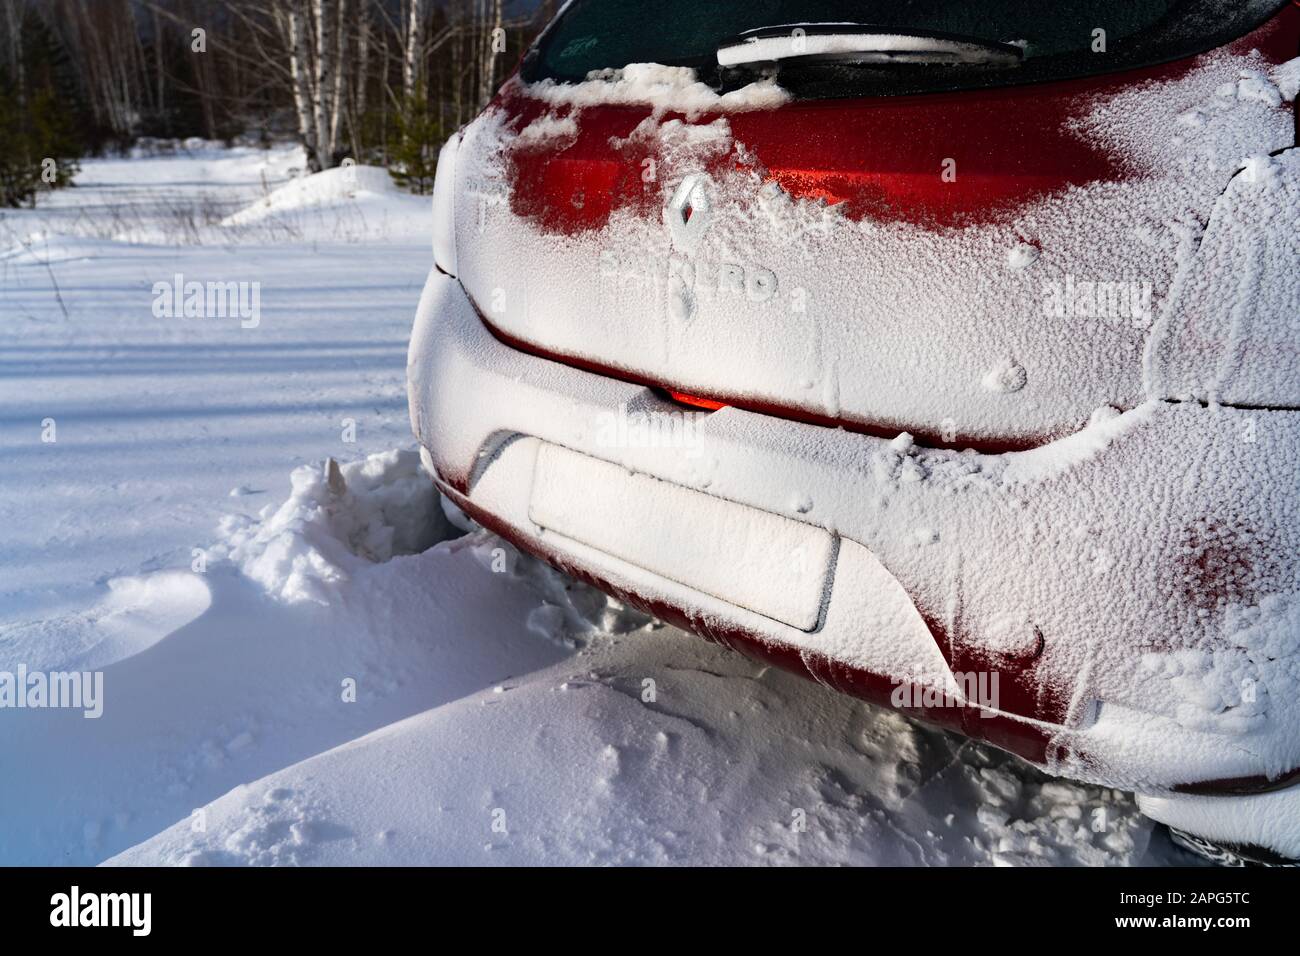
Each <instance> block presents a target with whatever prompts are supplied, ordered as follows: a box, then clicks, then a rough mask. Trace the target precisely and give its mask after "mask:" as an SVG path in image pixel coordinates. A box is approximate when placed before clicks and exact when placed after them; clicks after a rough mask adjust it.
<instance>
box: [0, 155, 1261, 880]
mask: <svg viewBox="0 0 1300 956" xmlns="http://www.w3.org/2000/svg"><path fill="white" fill-rule="evenodd" d="M301 167H302V160H301V155H300V154H299V153H298V151H297V150H296V149H293V148H288V147H279V146H277V147H274V148H272V149H270V150H261V149H257V148H254V147H239V148H235V149H223V148H219V147H216V146H214V145H212V144H203V143H189V144H183V145H181V146H179V147H176V148H166V147H165V146H160V147H159V148H158V149H157V150H152V151H150V154H149V155H142V156H136V157H134V158H128V159H108V160H95V161H89V162H87V163H86V164H85V166H84V169H83V172H82V173H81V175H80V177H79V179H78V183H77V186H76V187H75V188H73V189H69V190H65V191H63V192H60V193H56V194H53V195H51V196H49V197H43V199H42V202H41V204H40V206H39V207H38V208H37V209H36V210H33V211H20V212H14V213H5V214H4V215H3V217H2V218H0V363H2V365H3V374H0V409H3V411H2V412H0V527H3V529H4V531H3V535H2V536H0V671H9V672H13V671H16V670H17V669H18V668H19V667H24V668H26V669H27V670H29V671H37V670H43V671H56V670H73V669H78V670H82V669H84V670H94V671H99V672H102V680H103V699H102V713H101V714H100V715H99V716H97V717H94V718H93V719H87V717H88V715H84V714H83V712H82V711H81V710H74V709H36V708H26V709H10V708H6V709H4V710H0V766H3V767H5V768H6V770H5V779H4V784H3V786H0V821H3V822H2V823H0V863H6V864H13V863H33V864H52V863H78V864H94V863H101V862H106V861H109V862H112V863H117V864H142V863H164V864H218V865H221V864H237V865H244V864H247V865H259V864H390V863H417V864H418V863H473V864H492V863H551V864H583V863H642V864H716V863H744V864H754V863H760V864H822V863H853V864H862V863H900V864H945V863H953V864H1045V863H1079V864H1132V863H1162V862H1186V861H1187V859H1188V858H1187V857H1186V856H1184V855H1183V854H1182V851H1179V850H1177V849H1176V848H1174V847H1173V846H1172V845H1171V844H1170V843H1169V841H1168V838H1167V836H1166V835H1165V834H1164V832H1163V831H1161V830H1160V829H1158V828H1156V827H1154V826H1153V825H1152V824H1151V823H1150V822H1149V821H1147V820H1146V819H1145V818H1143V817H1141V816H1139V815H1138V814H1137V811H1136V808H1135V806H1134V803H1133V801H1132V799H1131V798H1129V797H1128V796H1125V795H1121V794H1119V793H1118V792H1116V791H1112V790H1107V789H1101V788H1096V787H1089V786H1084V785H1079V784H1074V783H1069V782H1063V781H1058V780H1052V779H1049V778H1047V777H1045V776H1043V775H1042V774H1039V773H1037V772H1036V771H1034V770H1032V769H1030V768H1028V767H1026V766H1025V765H1023V764H1021V763H1019V762H1018V761H1016V760H1015V759H1013V758H1011V757H1008V756H1006V755H1005V754H1002V753H1001V752H999V751H996V750H993V749H991V748H988V747H984V746H981V745H978V744H975V743H970V742H965V741H963V740H961V739H959V738H956V737H953V736H951V735H949V734H946V733H944V732H941V731H938V730H934V729H930V728H927V727H924V726H922V725H919V724H916V723H914V722H912V721H910V720H908V719H906V718H904V717H902V716H899V715H898V714H895V713H892V712H887V711H882V710H878V709H875V708H873V707H871V706H868V705H866V704H863V703H861V702H858V701H855V700H852V699H850V698H848V697H845V696H842V695H838V694H835V693H833V692H831V691H829V690H827V689H826V688H824V687H821V686H818V685H816V684H813V683H811V682H806V681H802V680H800V679H798V678H796V677H793V676H790V675H787V674H785V673H783V672H780V671H777V670H774V669H772V668H769V667H766V666H762V665H759V664H755V663H753V662H751V661H749V660H747V659H745V658H743V657H740V656H738V655H736V654H734V653H731V652H729V651H726V650H724V649H721V648H719V647H717V646H714V645H711V644H707V643H705V642H703V641H701V640H699V639H697V638H695V637H693V636H691V635H688V634H685V633H682V632H681V631H678V630H676V629H674V628H671V627H667V626H664V625H662V624H659V623H658V622H655V621H653V620H651V619H649V618H647V617H645V616H644V615H642V614H639V613H637V612H634V611H631V610H629V609H626V608H623V607H621V606H619V605H618V604H617V602H614V601H613V600H612V599H609V598H606V597H604V596H603V595H601V594H599V593H597V592H595V591H593V590H592V589H590V588H588V587H586V586H583V585H580V584H577V583H575V582H573V581H571V580H569V579H567V578H565V577H563V576H562V575H560V574H559V573H558V572H555V571H553V570H551V569H549V568H548V567H547V566H545V565H542V564H540V563H539V562H537V561H536V560H534V559H532V558H528V557H526V556H522V555H519V554H517V553H516V552H515V551H514V550H513V549H512V548H511V547H510V546H509V545H507V544H505V543H504V542H502V541H501V540H499V539H497V538H495V537H493V536H492V535H491V534H489V533H488V532H486V531H483V530H470V531H469V532H468V533H466V534H463V535H461V536H459V537H453V535H456V534H461V531H462V529H464V528H467V527H472V526H471V525H469V523H468V522H467V520H466V519H465V518H464V517H463V516H462V515H459V514H457V513H456V512H455V511H454V509H453V508H450V507H448V506H447V504H446V503H445V502H439V501H438V499H437V497H436V495H435V493H434V491H433V489H432V486H431V484H430V483H429V482H428V481H427V477H426V476H424V475H423V473H422V472H421V470H420V465H419V463H418V455H417V454H416V453H415V451H414V445H413V442H412V439H411V437H410V433H409V423H408V421H407V412H406V402H405V394H404V363H405V345H406V339H407V335H408V333H409V328H410V323H411V316H412V313H413V311H414V308H415V303H416V300H417V298H418V296H419V289H420V287H421V285H422V284H423V282H424V279H425V274H426V272H427V271H428V268H429V265H430V252H429V246H428V224H427V222H422V221H418V217H415V216H413V215H412V214H411V209H413V203H414V202H416V201H412V200H410V199H409V198H408V197H405V196H403V195H401V194H399V193H396V192H394V191H392V190H390V189H389V188H387V186H386V185H385V184H384V181H383V180H382V179H381V178H378V177H376V176H375V175H373V174H372V173H371V172H369V171H366V170H356V172H357V173H358V174H359V175H358V178H357V181H356V188H353V183H352V181H351V180H349V181H348V182H347V183H346V184H345V183H343V182H342V181H341V180H342V177H343V171H335V172H333V173H329V174H325V175H324V176H323V177H313V178H311V179H308V178H305V177H304V176H303V175H302V169H301ZM418 202H419V203H420V204H421V205H424V204H425V203H426V202H427V201H426V200H418ZM354 203H356V204H357V207H358V208H353V205H352V204H354ZM177 275H182V276H185V277H186V278H187V279H194V280H198V281H201V282H230V281H234V282H258V283H260V288H261V308H262V311H261V315H260V319H259V321H258V322H257V324H256V325H254V326H249V325H248V324H247V323H243V322H241V321H239V319H238V317H209V318H185V317H175V318H165V317H163V318H160V317H158V316H157V315H155V313H154V310H153V308H152V305H153V301H154V299H155V295H154V293H153V288H154V286H155V284H156V283H158V282H171V281H172V280H173V277H174V276H177ZM1016 377H1017V375H1016V373H1014V371H1013V370H1011V369H1010V367H1005V368H1002V369H1001V370H1000V372H999V374H998V376H997V381H999V382H1007V381H1011V382H1014V380H1015V379H1016ZM1112 427H1114V426H1112ZM43 439H44V440H43ZM899 454H900V455H901V456H902V457H903V458H907V459H909V460H911V456H909V455H908V454H907V453H906V449H900V452H899ZM457 526H459V527H457ZM1268 613H1270V612H1268V611H1267V610H1266V609H1261V610H1260V615H1259V618H1258V619H1251V620H1249V621H1243V626H1248V627H1249V626H1260V627H1264V626H1265V625H1267V621H1265V620H1264V617H1266V616H1267V614H1268Z"/></svg>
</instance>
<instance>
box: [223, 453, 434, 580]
mask: <svg viewBox="0 0 1300 956" xmlns="http://www.w3.org/2000/svg"><path fill="white" fill-rule="evenodd" d="M290 482H291V484H292V491H291V493H290V495H289V498H288V499H287V500H286V501H285V502H284V503H283V504H282V505H280V506H279V507H278V508H275V509H272V508H271V507H269V506H268V507H267V508H264V509H263V511H262V513H261V516H260V518H259V520H257V521H253V520H251V519H249V518H248V517H246V516H244V515H232V516H228V517H227V518H225V519H223V520H222V523H221V529H220V530H221V534H222V542H221V543H220V544H218V545H217V546H216V547H214V548H213V549H212V550H211V553H212V554H213V555H214V556H215V557H218V558H228V559H230V560H231V561H233V562H234V563H235V564H236V565H237V566H238V567H239V568H240V570H241V571H243V573H244V574H245V575H247V576H248V577H250V578H252V579H253V580H254V581H256V582H258V583H259V584H261V585H262V587H264V588H265V589H266V590H267V591H268V592H270V593H271V594H273V595H275V596H277V597H279V598H280V599H281V600H284V601H288V602H290V603H293V602H296V601H302V600H309V601H315V602H316V603H319V604H329V603H330V599H331V597H332V596H333V595H334V586H335V585H337V584H339V583H341V582H343V581H346V580H347V579H348V577H349V575H350V573H351V572H353V571H355V570H356V569H357V568H359V567H364V566H366V565H368V564H373V563H377V562H383V561H388V560H390V559H392V558H393V557H395V556H397V555H401V554H418V553H419V552H421V551H423V550H425V549H426V548H428V547H430V546H431V545H433V544H434V543H435V542H436V541H437V540H438V537H439V534H440V533H441V532H442V531H443V529H444V524H443V520H442V512H441V510H440V509H438V508H437V492H436V490H435V489H434V487H433V483H432V482H431V481H430V480H429V476H428V475H427V474H425V473H424V471H423V469H422V468H421V465H420V456H419V455H418V454H417V453H416V452H414V451H409V450H394V451H388V452H382V453H380V454H376V455H371V456H369V457H368V458H366V459H364V460H362V461H356V462H350V463H348V464H345V465H339V464H338V463H337V462H335V461H334V460H333V459H327V460H326V462H325V463H324V464H323V465H307V466H303V467H301V468H298V469H296V470H295V471H294V472H293V474H292V475H291V476H290Z"/></svg>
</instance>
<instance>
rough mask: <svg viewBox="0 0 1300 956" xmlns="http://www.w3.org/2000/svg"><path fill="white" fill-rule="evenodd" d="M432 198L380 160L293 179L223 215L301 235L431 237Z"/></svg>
mask: <svg viewBox="0 0 1300 956" xmlns="http://www.w3.org/2000/svg"><path fill="white" fill-rule="evenodd" d="M428 207H429V203H428V200H427V199H426V198H423V197H420V196H412V195H409V194H407V193H404V192H402V191H401V190H400V189H398V188H397V185H396V184H395V183H394V182H393V179H392V177H391V176H389V175H388V171H387V170H385V169H383V168H381V167H378V166H360V165H348V166H340V167H337V168H335V169H327V170H324V171H323V172H319V173H315V174H313V175H311V176H303V177H299V178H297V179H291V180H290V181H289V182H287V183H285V184H284V185H283V186H280V187H278V188H277V189H275V190H273V191H271V192H270V193H268V194H267V195H266V196H264V197H263V198H261V199H259V200H257V202H255V203H253V204H252V205H250V206H247V207H245V208H243V209H240V210H239V211H237V212H234V213H232V214H231V215H228V216H226V217H225V218H224V219H222V220H221V225H222V227H224V228H225V229H227V230H236V231H237V230H239V229H249V228H253V227H262V228H263V229H271V230H273V231H275V232H277V233H278V232H285V233H287V234H289V235H290V236H292V237H301V238H344V239H348V240H351V241H360V240H363V239H374V238H386V239H392V238H406V237H410V238H412V239H414V238H417V237H418V238H420V239H427V236H428V232H429V208H428Z"/></svg>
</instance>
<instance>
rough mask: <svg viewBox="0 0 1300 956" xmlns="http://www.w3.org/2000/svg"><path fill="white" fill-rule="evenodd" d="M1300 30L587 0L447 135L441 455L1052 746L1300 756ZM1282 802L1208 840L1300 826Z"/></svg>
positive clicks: (900, 687)
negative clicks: (649, 6)
mask: <svg viewBox="0 0 1300 956" xmlns="http://www.w3.org/2000/svg"><path fill="white" fill-rule="evenodd" d="M678 7H679V8H680V9H678ZM828 38H829V39H828ZM900 38H901V41H900ZM918 38H919V39H918ZM773 44H775V45H773ZM836 44H840V46H836ZM845 44H847V46H848V47H850V48H851V49H852V51H853V52H851V53H850V54H847V55H846V54H844V53H842V52H841V53H837V54H835V55H834V56H828V55H823V54H819V53H813V54H809V53H808V52H807V51H808V50H809V48H812V49H813V50H814V51H817V50H820V51H826V50H842V49H844V48H845V47H844V45H845ZM953 44H961V45H963V46H962V47H961V49H966V50H969V51H973V52H970V53H969V54H962V55H961V56H958V55H955V54H952V53H951V51H952V50H954V49H957V47H954V46H953ZM900 50H904V51H908V52H905V53H904V54H902V55H900V53H899V51H900ZM720 51H732V52H720ZM916 51H920V52H921V53H923V54H924V55H925V58H919V57H917V56H916V55H915V54H916ZM945 51H948V52H945ZM1298 51H1300V9H1297V8H1296V7H1295V6H1294V5H1283V4H1281V3H1278V2H1274V0H1269V2H1248V3H1243V4H1235V5H1231V8H1230V9H1225V8H1224V5H1221V4H1211V3H1203V2H1186V0H1181V2H1180V0H1170V2H1143V3H1118V2H1112V0H1079V2H1069V3H1063V4H1057V5H1053V6H1052V7H1051V10H1050V11H1048V10H1047V9H1043V10H1041V11H1038V12H1035V10H1034V8H1032V7H1026V6H1025V5H1021V4H1010V3H999V2H977V3H967V4H952V3H939V2H933V3H921V4H909V5H898V4H885V3H846V2H817V0H805V2H783V3H754V2H749V3H720V4H715V5H710V6H709V7H708V8H707V10H706V9H705V8H703V7H701V6H699V5H695V4H687V3H685V2H682V3H680V4H676V6H674V9H673V10H663V9H661V8H660V7H656V8H655V9H654V11H653V12H650V11H648V10H646V9H645V8H644V5H641V4H634V3H630V2H622V0H575V2H574V3H573V4H571V5H570V6H568V7H567V8H566V9H565V11H564V12H563V13H562V14H561V15H560V17H559V18H558V19H557V21H556V22H555V23H554V24H553V25H552V26H551V28H550V29H549V30H548V31H547V32H546V33H545V34H544V35H543V37H542V38H541V39H540V40H539V42H538V43H537V45H536V46H535V47H534V49H533V51H532V52H530V54H529V55H528V57H527V58H526V59H525V62H524V64H523V66H522V68H521V71H520V73H519V74H518V75H516V76H515V77H514V78H512V79H511V80H510V81H508V82H507V84H506V85H505V87H503V89H502V91H501V93H500V94H499V95H498V97H497V98H496V99H495V100H494V102H493V103H492V104H491V105H490V106H489V108H488V109H487V110H486V111H485V112H484V114H483V115H482V116H480V117H479V118H478V119H477V120H476V121H475V122H474V123H472V124H470V126H468V127H467V128H466V129H465V130H463V131H462V133H461V134H459V135H458V136H457V137H456V138H454V139H453V141H452V142H451V143H449V144H448V146H447V147H446V148H445V149H444V152H443V160H442V162H441V163H440V168H439V175H438V182H437V186H436V188H435V198H434V207H435V218H436V219H437V220H438V221H437V232H436V238H435V253H436V259H437V262H438V269H436V270H435V271H434V272H433V273H432V274H431V276H430V280H429V283H428V285H427V287H426V289H425V295H424V298H423V300H422V302H421V307H420V312H419V316H418V318H417V322H416V329H415V333H414V335H413V339H412V346H411V361H410V370H409V378H410V389H411V409H412V421H413V424H414V426H415V430H416V434H417V436H418V437H419V438H420V441H421V444H422V446H423V447H424V448H425V450H426V459H427V462H428V464H429V465H430V467H431V468H432V470H433V471H434V473H435V475H436V476H437V479H438V481H439V484H440V486H441V487H442V488H443V490H444V491H445V492H446V493H447V495H448V496H449V497H450V498H451V499H452V500H453V501H455V502H456V503H457V504H459V505H460V506H461V507H463V508H464V509H465V510H466V511H467V512H469V513H470V514H471V515H473V516H474V517H476V518H478V519H479V520H480V521H481V522H482V523H484V524H485V525H487V526H488V527H491V528H493V530H496V531H498V532H499V533H502V534H503V535H506V536H507V537H509V538H511V539H512V540H514V541H515V542H516V543H518V544H519V545H520V546H521V547H523V548H525V549H527V550H530V551H533V552H534V553H538V554H541V555H542V556H544V557H546V558H547V559H548V560H551V561H553V562H554V563H556V564H558V565H560V566H563V567H565V568H567V569H568V570H570V571H572V572H574V573H576V574H579V575H582V576H584V577H587V578H588V579H590V580H593V581H595V582H597V583H598V584H600V585H601V586H602V587H604V588H606V589H607V590H610V591H612V592H614V593H616V594H619V595H620V596H622V597H624V598H625V599H627V600H630V601H632V602H633V603H638V604H640V605H642V606H645V607H648V608H649V609H650V610H652V611H654V612H655V613H658V614H660V615H661V616H664V617H666V618H668V619H671V620H674V621H676V622H678V623H681V624H682V625H684V626H686V627H689V628H690V629H692V630H694V631H696V632H697V633H700V634H701V635H703V636H706V637H710V638H712V639H714V640H718V641H721V642H723V643H726V644H728V645H730V646H733V647H736V648H738V649H741V650H744V651H746V652H748V653H751V654H754V655H757V656H759V657H762V658H764V659H766V660H770V661H772V662H774V663H777V664H780V665H782V666H785V667H789V668H791V669H794V670H797V671H800V672H803V673H806V674H808V675H809V676H811V677H813V678H815V679H817V680H819V681H821V682H823V683H825V684H827V685H829V686H831V687H834V688H836V689H839V690H843V691H846V692H849V693H854V694H857V695H859V696H862V697H865V698H867V699H871V700H875V701H876V702H878V703H883V704H885V705H888V706H895V707H899V708H901V709H903V710H905V711H907V712H910V713H915V714H917V715H920V716H924V717H926V718H928V719H931V720H936V721H939V722H941V723H944V724H945V725H947V726H950V727H953V728H955V729H958V730H960V731H962V732H964V733H967V734H970V735H973V736H977V737H980V738H983V739H986V740H990V741H991V742H993V743H995V744H997V745H999V746H1002V747H1005V748H1006V749H1009V750H1012V751H1013V752H1016V753H1018V754H1020V755H1021V756H1023V757H1025V758H1026V759H1029V760H1031V761H1033V762H1034V763H1036V764H1038V765H1039V766H1043V767H1045V768H1047V769H1049V770H1051V771H1053V772H1059V773H1063V774H1068V775H1071V776H1076V777H1081V778H1084V779H1090V780H1097V781H1100V782H1103V783H1106V784H1109V785H1114V786H1121V787H1125V788H1127V789H1133V790H1136V791H1139V792H1140V793H1144V794H1147V795H1149V797H1150V799H1151V800H1164V801H1166V803H1169V802H1170V801H1172V803H1171V804H1170V805H1172V806H1176V807H1183V806H1185V805H1186V804H1185V803H1181V802H1179V799H1180V798H1179V795H1182V796H1183V798H1185V799H1186V800H1201V799H1208V796H1205V797H1203V796H1202V795H1218V796H1219V797H1220V798H1222V795H1236V796H1243V795H1249V794H1259V793H1261V792H1268V791H1274V790H1279V788H1284V787H1285V785H1286V784H1287V783H1288V782H1290V781H1291V780H1292V779H1293V778H1294V777H1295V776H1296V773H1297V768H1300V734H1297V733H1296V729H1297V728H1300V714H1298V713H1297V712H1296V708H1297V706H1300V705H1297V695H1296V690H1297V689H1300V686H1298V685H1300V673H1297V671H1298V670H1300V655H1297V653H1296V650H1297V648H1296V643H1297V641H1300V603H1298V602H1297V596H1296V593H1297V590H1300V577H1298V575H1300V571H1298V565H1297V560H1296V555H1297V554H1300V522H1297V521H1296V500H1295V489H1296V487H1297V479H1300V413H1297V412H1296V411H1294V409H1296V408H1300V375H1297V374H1296V372H1295V369H1296V368H1297V363H1296V359H1297V355H1296V352H1297V341H1298V339H1300V327H1297V318H1296V317H1297V316H1300V291H1298V287H1297V280H1296V273H1297V270H1296V268H1295V265H1296V263H1297V262H1300V250H1298V249H1297V241H1298V240H1297V236H1298V235H1300V228H1297V227H1298V226H1300V222H1297V217H1298V216H1300V196H1298V194H1297V193H1298V190H1300V186H1298V184H1300V174H1298V167H1300V160H1298V159H1297V152H1296V150H1295V149H1294V147H1295V119H1294V113H1293V108H1292V105H1293V101H1294V98H1295V94H1296V87H1297V85H1300V70H1298V69H1297V61H1296V54H1297V52H1298ZM868 54H869V55H868ZM935 56H939V57H940V58H941V59H942V62H934V61H933V57H935ZM963 56H964V57H965V59H962V57H963ZM908 57H911V59H909V58H908ZM944 57H946V59H943V58H944ZM720 61H726V62H725V63H720ZM1149 802H1150V801H1149ZM1152 806H1153V807H1154V806H1155V804H1152ZM1151 812H1153V813H1154V815H1157V816H1159V815H1160V811H1159V809H1158V808H1157V809H1155V810H1152V811H1151ZM1283 816H1284V817H1285V816H1286V815H1285V814H1284V815H1283ZM1288 819H1289V820H1290V821H1291V822H1290V823H1288V824H1287V826H1283V827H1281V829H1279V826H1280V825H1276V824H1274V825H1269V826H1264V825H1254V824H1252V825H1251V826H1250V827H1247V828H1246V830H1245V831H1243V832H1240V833H1237V832H1227V833H1220V834H1219V835H1218V836H1217V837H1216V839H1219V840H1220V841H1221V842H1235V843H1259V844H1262V845H1268V846H1270V847H1272V848H1273V849H1274V850H1275V851H1277V852H1284V853H1285V854H1286V855H1290V856H1300V833H1297V830H1298V829H1300V827H1297V826H1296V821H1297V820H1298V819H1300V815H1297V814H1291V815H1290V816H1289V818H1288ZM1261 827H1262V829H1261ZM1288 827H1289V828H1288Z"/></svg>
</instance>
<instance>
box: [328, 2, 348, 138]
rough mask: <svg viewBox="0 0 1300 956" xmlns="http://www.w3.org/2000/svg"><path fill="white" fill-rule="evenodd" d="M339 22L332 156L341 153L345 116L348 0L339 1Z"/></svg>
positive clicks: (335, 53)
mask: <svg viewBox="0 0 1300 956" xmlns="http://www.w3.org/2000/svg"><path fill="white" fill-rule="evenodd" d="M337 13H338V20H337V23H336V25H335V47H334V87H333V89H332V90H331V91H330V138H329V153H330V156H331V157H332V156H336V155H338V151H339V120H340V119H341V118H342V116H343V105H344V97H343V94H344V85H343V75H344V73H345V70H344V68H343V65H344V63H346V62H347V59H346V58H347V52H348V30H347V27H348V21H347V15H348V0H338V11H337Z"/></svg>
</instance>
